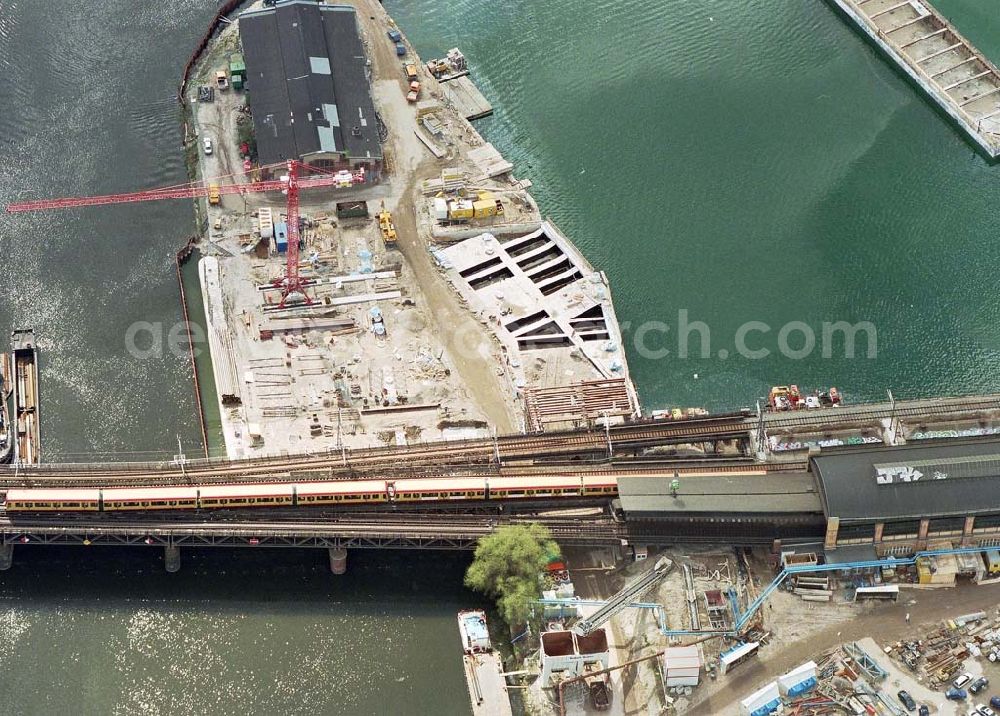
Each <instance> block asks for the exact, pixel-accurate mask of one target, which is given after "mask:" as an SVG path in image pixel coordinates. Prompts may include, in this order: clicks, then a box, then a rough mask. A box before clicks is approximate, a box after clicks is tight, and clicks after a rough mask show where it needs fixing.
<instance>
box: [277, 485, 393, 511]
mask: <svg viewBox="0 0 1000 716" xmlns="http://www.w3.org/2000/svg"><path fill="white" fill-rule="evenodd" d="M388 499H389V498H388V496H387V494H386V482H385V480H340V481H336V482H304V483H300V484H298V485H295V504H297V505H299V506H300V507H303V506H308V505H340V504H344V503H349V504H350V503H353V504H371V503H378V502H387V501H388Z"/></svg>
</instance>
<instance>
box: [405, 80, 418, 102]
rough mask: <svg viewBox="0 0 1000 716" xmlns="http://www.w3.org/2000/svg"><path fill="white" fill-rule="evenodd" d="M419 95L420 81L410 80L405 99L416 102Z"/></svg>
mask: <svg viewBox="0 0 1000 716" xmlns="http://www.w3.org/2000/svg"><path fill="white" fill-rule="evenodd" d="M419 96H420V83H419V82H416V81H414V82H411V83H410V91H409V92H408V93H407V94H406V101H407V102H416V101H417V98H418V97H419Z"/></svg>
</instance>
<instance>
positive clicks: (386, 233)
mask: <svg viewBox="0 0 1000 716" xmlns="http://www.w3.org/2000/svg"><path fill="white" fill-rule="evenodd" d="M375 216H376V218H377V219H378V228H379V231H381V232H382V243H384V244H385V245H386V246H388V247H390V248H394V247H395V246H396V227H395V226H393V223H392V214H391V213H389V210H388V209H386V208H385V202H384V201H383V202H382V208H381V210H380V211H379V212H378V214H376V215H375Z"/></svg>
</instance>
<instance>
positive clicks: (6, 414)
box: [0, 353, 14, 465]
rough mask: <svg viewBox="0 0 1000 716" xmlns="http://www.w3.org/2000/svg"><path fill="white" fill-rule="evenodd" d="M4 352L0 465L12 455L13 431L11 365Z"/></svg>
mask: <svg viewBox="0 0 1000 716" xmlns="http://www.w3.org/2000/svg"><path fill="white" fill-rule="evenodd" d="M7 358H8V356H7V354H6V353H0V465H5V464H7V463H8V462H10V460H11V457H13V455H14V431H13V428H12V427H11V422H10V395H11V385H12V383H13V381H12V380H11V367H10V363H9V362H8V360H7Z"/></svg>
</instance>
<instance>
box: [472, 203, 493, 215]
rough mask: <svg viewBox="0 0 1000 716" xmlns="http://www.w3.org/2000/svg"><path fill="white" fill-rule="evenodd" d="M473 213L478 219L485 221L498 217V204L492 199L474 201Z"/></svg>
mask: <svg viewBox="0 0 1000 716" xmlns="http://www.w3.org/2000/svg"><path fill="white" fill-rule="evenodd" d="M472 212H473V215H474V216H475V218H477V219H485V218H486V217H488V216H496V215H497V203H496V202H495V201H493V200H491V199H482V200H480V201H474V202H472Z"/></svg>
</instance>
